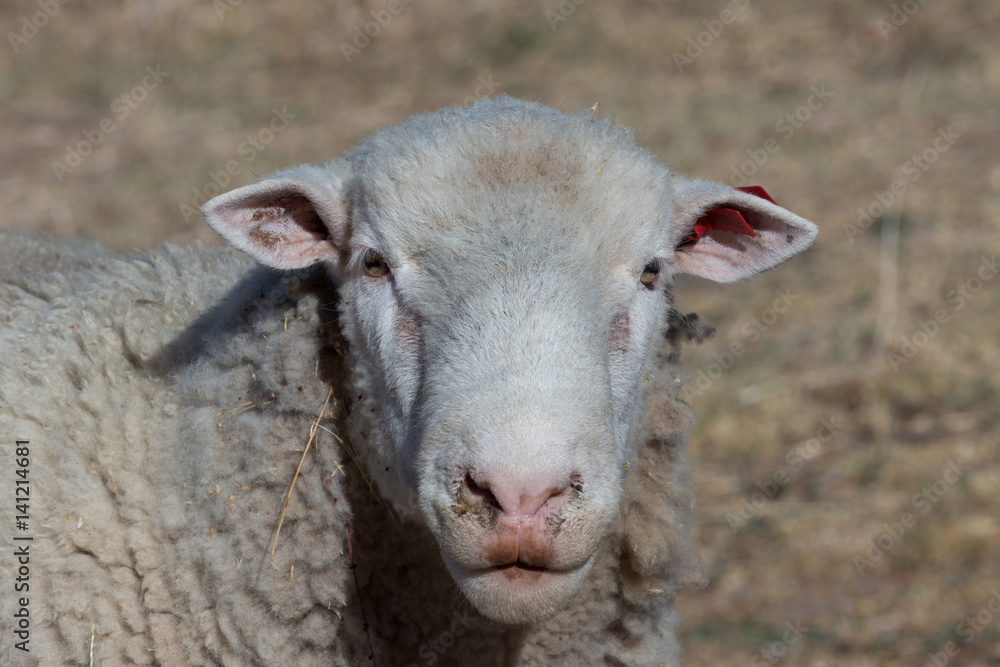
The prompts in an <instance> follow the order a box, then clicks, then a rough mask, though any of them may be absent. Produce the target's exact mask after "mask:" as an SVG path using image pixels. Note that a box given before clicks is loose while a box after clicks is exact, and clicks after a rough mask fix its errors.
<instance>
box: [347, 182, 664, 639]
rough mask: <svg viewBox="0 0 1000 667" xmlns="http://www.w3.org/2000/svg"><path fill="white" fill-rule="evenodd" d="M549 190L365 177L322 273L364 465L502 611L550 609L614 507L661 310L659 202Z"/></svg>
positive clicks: (460, 574)
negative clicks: (430, 186)
mask: <svg viewBox="0 0 1000 667" xmlns="http://www.w3.org/2000/svg"><path fill="white" fill-rule="evenodd" d="M549 185H550V184H546V183H544V182H529V183H525V184H520V187H519V186H518V185H517V184H514V185H511V184H508V185H506V186H505V187H503V188H498V189H497V190H496V191H493V192H490V193H484V192H483V191H482V189H481V188H479V189H477V188H476V187H475V186H474V185H470V186H469V187H468V188H465V189H462V192H463V196H460V197H455V198H454V199H453V200H452V201H451V202H449V204H450V205H449V206H442V204H441V202H440V200H428V201H426V202H423V201H421V200H420V196H419V195H418V194H408V193H406V192H405V191H401V190H399V189H390V190H389V191H383V190H379V189H378V188H377V187H372V186H371V185H370V184H369V185H367V186H366V188H365V189H364V190H360V189H359V190H358V191H357V192H356V195H357V197H356V201H357V202H358V203H357V204H356V207H355V209H354V211H353V215H352V221H353V225H354V226H353V231H352V237H351V240H350V245H349V250H348V257H347V258H346V260H347V261H346V263H342V264H341V267H342V269H341V271H340V277H341V281H342V293H343V299H342V300H343V303H344V304H345V308H346V309H347V310H346V312H345V313H344V321H345V322H346V323H348V326H347V327H346V330H347V334H348V336H349V338H350V339H351V343H352V346H353V349H354V354H355V364H356V366H357V367H358V369H359V370H360V371H361V373H362V375H364V376H365V377H366V379H367V382H366V386H367V389H368V392H369V394H368V395H367V396H364V398H363V402H362V405H361V406H360V413H361V415H362V416H364V417H365V418H370V420H368V421H369V428H371V429H373V431H374V432H375V433H376V436H375V437H373V438H372V442H370V443H369V445H370V451H369V453H370V454H371V455H372V456H373V458H370V459H369V468H370V469H373V470H376V471H378V470H383V471H384V468H385V467H387V466H385V465H384V464H385V462H390V461H391V462H392V467H393V468H395V469H394V470H392V471H391V472H392V476H393V477H396V476H398V477H396V479H398V480H401V481H402V483H403V486H404V487H405V488H406V489H407V490H408V491H409V493H410V494H411V495H412V498H413V499H415V501H416V504H417V505H418V506H419V510H420V514H421V515H422V517H423V520H424V521H426V523H427V525H428V526H429V527H430V529H431V531H432V532H433V533H434V535H435V536H436V537H437V538H438V540H439V542H440V544H441V547H442V552H443V555H444V559H445V562H446V563H447V565H448V567H449V568H450V570H451V572H452V574H453V575H454V576H455V579H456V581H457V582H458V583H459V585H460V586H461V588H462V590H463V591H464V592H465V594H466V595H467V596H468V597H469V598H470V599H471V600H472V601H473V603H475V604H476V606H477V607H478V608H479V609H480V610H481V611H483V612H484V613H485V614H487V615H489V616H491V617H493V618H495V619H497V620H500V621H504V622H509V623H522V622H527V621H530V620H535V619H538V618H542V617H545V616H547V615H550V614H551V613H553V612H554V611H556V610H558V609H559V608H561V607H562V606H564V605H565V604H566V602H568V600H569V598H570V597H572V595H573V594H574V593H575V592H576V590H578V588H579V586H580V585H581V583H582V581H583V578H584V577H585V575H586V573H587V571H588V570H589V567H590V565H591V564H592V561H593V557H594V554H595V550H596V548H597V545H598V543H599V542H600V541H601V539H602V537H603V536H604V534H605V532H606V530H607V528H608V525H609V524H610V522H611V521H612V520H613V519H614V518H615V516H616V515H617V513H618V507H619V503H620V499H621V494H622V485H623V480H624V475H625V471H626V468H627V466H626V465H625V463H626V460H627V459H628V457H629V456H630V455H631V453H632V451H633V449H634V443H635V440H636V438H637V437H638V433H637V426H638V424H639V421H640V419H639V418H640V416H641V413H642V412H643V410H644V406H645V392H644V378H646V379H647V380H648V374H649V372H650V370H651V363H652V358H653V355H654V353H655V349H656V347H657V346H658V343H659V340H660V338H661V336H662V332H663V323H664V322H665V319H666V309H667V307H668V301H667V297H666V295H665V286H666V283H667V282H668V280H669V262H670V260H671V259H672V255H671V252H670V251H669V250H668V246H667V245H665V241H664V238H665V237H666V236H667V235H666V234H665V233H664V230H663V228H662V226H661V225H662V223H661V222H660V221H659V219H658V218H659V217H660V216H658V215H657V216H655V217H651V219H650V218H647V219H645V220H642V219H633V218H632V217H631V215H630V214H632V213H636V212H637V211H638V214H639V215H641V214H642V212H643V211H649V210H650V209H653V208H655V207H656V206H658V205H661V202H660V201H659V199H658V198H657V197H656V196H655V194H650V193H645V194H643V195H642V196H643V197H644V198H645V200H646V201H639V202H637V203H639V204H640V206H637V207H636V209H637V211H622V210H616V209H615V207H613V206H604V207H599V206H596V205H595V204H597V201H596V198H592V197H589V196H588V197H580V196H579V195H577V196H576V197H575V198H573V199H568V198H566V197H560V196H559V193H558V188H557V192H556V193H552V191H551V189H550V188H549ZM376 186H377V184H376ZM563 189H565V188H563ZM538 190H545V191H544V192H539V191H538ZM419 191H420V188H419V187H417V188H416V192H419ZM486 194H489V196H490V205H489V206H484V205H483V204H482V203H481V201H480V200H481V199H482V198H483V197H484V196H485V195H486ZM596 194H597V195H598V196H599V195H600V193H596ZM395 202H405V206H400V207H399V208H396V207H395ZM623 225H627V226H628V230H629V233H628V234H626V235H622V234H621V232H622V226H623ZM442 228H444V230H446V232H447V233H442ZM623 236H624V238H623ZM376 478H378V475H376ZM393 482H395V484H396V486H398V485H399V482H398V481H396V480H392V481H388V482H386V485H387V486H392V484H393Z"/></svg>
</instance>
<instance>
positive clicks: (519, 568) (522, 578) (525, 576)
mask: <svg viewBox="0 0 1000 667" xmlns="http://www.w3.org/2000/svg"><path fill="white" fill-rule="evenodd" d="M573 569H576V568H573ZM571 571H572V570H559V569H556V568H552V567H543V566H541V565H528V564H527V563H522V562H521V561H517V562H514V563H507V564H505V565H494V566H493V567H488V568H486V569H484V570H480V571H479V572H476V573H474V574H480V575H483V574H490V573H496V574H498V575H500V576H502V577H503V578H504V579H505V580H506V581H508V582H510V583H516V584H532V583H540V582H541V581H542V579H544V578H545V576H546V575H560V574H566V573H567V572H571Z"/></svg>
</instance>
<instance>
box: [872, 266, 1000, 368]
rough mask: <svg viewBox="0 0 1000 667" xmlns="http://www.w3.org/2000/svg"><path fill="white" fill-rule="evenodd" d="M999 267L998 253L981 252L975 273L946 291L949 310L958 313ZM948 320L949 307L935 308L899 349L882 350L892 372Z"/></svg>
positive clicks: (925, 343) (906, 337) (949, 316)
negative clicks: (985, 253)
mask: <svg viewBox="0 0 1000 667" xmlns="http://www.w3.org/2000/svg"><path fill="white" fill-rule="evenodd" d="M998 269H1000V262H998V261H997V256H996V255H993V256H992V257H986V256H985V255H983V256H982V257H981V258H980V261H979V267H978V268H977V269H976V274H975V275H974V276H972V277H971V278H969V279H968V280H966V281H965V282H963V283H960V284H958V285H956V286H955V287H954V288H953V289H950V290H948V292H947V293H946V294H945V297H944V298H945V303H947V304H948V305H949V306H951V311H952V312H955V313H957V312H960V311H961V310H963V309H964V308H965V306H966V305H967V304H968V303H969V301H971V300H972V299H974V298H975V297H976V295H977V294H979V293H980V292H982V291H983V288H984V287H985V286H986V283H988V282H989V281H991V280H993V278H995V277H996V275H997V271H998ZM949 322H951V313H950V312H949V309H948V308H938V309H937V310H936V311H934V315H933V316H932V317H929V318H927V319H926V320H921V321H920V322H918V323H917V329H916V330H915V331H913V332H911V333H910V335H909V336H903V337H902V338H901V340H900V343H899V350H898V351H895V352H894V351H888V352H886V353H885V358H886V361H887V362H889V367H890V368H892V370H893V372H894V373H898V372H899V370H900V369H901V368H902V367H903V366H905V365H906V364H908V363H910V360H912V359H913V358H914V357H915V356H917V353H919V352H920V350H922V349H923V348H925V347H926V346H927V345H928V344H929V343H930V342H931V340H932V339H933V338H934V337H935V336H937V335H938V332H940V331H941V327H942V326H944V325H945V324H948V323H949Z"/></svg>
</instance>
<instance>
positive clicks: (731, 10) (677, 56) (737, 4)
mask: <svg viewBox="0 0 1000 667" xmlns="http://www.w3.org/2000/svg"><path fill="white" fill-rule="evenodd" d="M749 6H750V0H732V2H730V3H729V4H728V5H727V6H726V7H724V8H723V9H722V11H720V12H719V17H718V18H714V19H711V20H705V21H702V22H701V24H702V25H703V26H705V29H704V30H702V31H701V32H699V33H698V34H696V35H693V36H691V37H688V38H687V43H688V45H687V48H685V49H684V53H681V52H680V51H674V53H673V55H672V56H671V58H673V61H674V65H676V66H677V71H678V72H680V73H681V74H683V73H684V68H685V67H687V66H688V65H693V64H694V61H695V60H697V59H698V58H700V57H701V54H703V53H705V51H706V50H707V49H708V48H709V47H710V46H712V44H714V43H715V40H716V39H718V37H719V36H720V35H721V34H722V33H723V31H724V30H725V29H726V26H728V25H729V24H730V23H732V22H733V21H735V20H736V16H737V14H739V13H740V12H742V11H744V10H746V8H747V7H749Z"/></svg>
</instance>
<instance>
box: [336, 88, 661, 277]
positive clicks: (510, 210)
mask: <svg viewBox="0 0 1000 667" xmlns="http://www.w3.org/2000/svg"><path fill="white" fill-rule="evenodd" d="M348 159H349V160H350V161H351V163H352V164H353V165H354V169H355V174H356V175H357V176H358V179H357V180H356V181H355V183H358V184H360V183H363V184H364V185H363V188H364V189H363V191H360V192H358V193H357V195H358V199H359V200H360V206H361V207H362V215H361V216H360V218H361V219H360V220H359V224H360V225H362V226H363V225H364V224H365V220H374V219H377V221H378V222H377V225H374V227H377V229H370V230H368V233H369V234H371V235H372V236H374V237H376V238H375V239H374V240H375V242H376V243H379V244H381V245H383V247H382V248H380V250H383V251H385V252H387V253H389V254H390V255H392V254H393V253H403V252H404V251H405V252H407V253H409V257H407V259H410V258H413V259H416V258H422V259H424V260H429V259H443V258H445V257H447V254H448V253H451V254H453V255H454V254H455V253H462V254H463V256H468V255H469V254H470V253H482V254H483V255H484V258H485V257H492V258H494V259H495V258H496V257H497V254H498V251H499V252H500V253H501V254H502V251H503V245H504V244H503V242H504V241H505V240H510V239H521V240H522V241H524V240H527V241H530V242H531V244H532V245H533V247H535V248H539V247H545V246H546V245H550V246H551V248H550V249H551V250H552V251H558V252H559V253H560V254H561V255H562V259H563V261H570V262H573V261H580V262H582V263H583V264H585V265H587V264H591V263H592V260H593V255H594V253H598V254H599V256H600V257H602V258H603V261H602V262H601V264H603V265H605V266H609V265H612V266H613V265H614V264H615V262H616V261H622V262H636V261H643V259H641V258H642V257H643V256H644V255H646V254H649V253H651V252H655V251H656V250H657V249H658V248H657V246H658V244H660V243H662V242H663V241H665V238H662V237H664V234H663V228H662V220H663V218H664V215H663V214H664V213H667V212H669V210H670V207H671V206H672V204H671V201H670V198H669V196H668V193H669V192H670V188H669V187H664V184H665V183H667V182H668V181H669V176H670V172H669V170H668V169H667V168H666V167H665V166H663V165H662V164H660V163H659V162H657V161H656V160H655V159H654V158H653V156H652V155H650V154H649V153H648V152H647V151H645V150H644V149H642V148H639V147H637V146H636V145H635V143H634V141H633V139H632V136H631V134H630V133H629V132H627V131H625V130H623V129H620V128H616V127H614V126H612V124H611V123H610V122H609V121H607V120H596V121H595V120H594V119H593V118H592V116H591V115H590V114H589V113H586V112H581V113H577V114H573V115H567V114H564V113H562V112H559V111H557V110H555V109H551V108H548V107H544V106H541V105H538V104H533V103H526V102H520V101H516V100H511V99H509V98H500V99H497V100H482V101H480V102H478V103H476V104H474V105H472V106H471V107H468V108H450V109H444V110H442V111H439V112H433V113H427V114H421V115H417V116H413V117H410V118H408V119H406V120H405V121H403V122H402V123H400V124H399V125H396V126H393V127H389V128H385V129H382V130H380V131H378V132H376V133H375V134H374V135H372V136H371V137H369V138H368V139H366V140H365V141H364V142H363V143H362V144H361V145H360V146H359V147H358V148H356V149H355V150H354V151H352V152H351V153H350V154H349V155H348ZM358 187H362V186H360V185H359V186H358ZM664 200H666V201H664ZM667 217H668V218H669V216H667ZM362 234H364V232H362ZM568 244H569V247H567V245H568ZM404 249H405V250H404ZM567 251H569V252H567ZM609 257H610V258H611V261H608V258H609ZM390 259H393V258H392V257H390ZM395 259H397V260H399V261H405V260H404V258H403V257H395ZM646 259H649V258H646Z"/></svg>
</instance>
